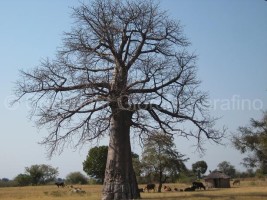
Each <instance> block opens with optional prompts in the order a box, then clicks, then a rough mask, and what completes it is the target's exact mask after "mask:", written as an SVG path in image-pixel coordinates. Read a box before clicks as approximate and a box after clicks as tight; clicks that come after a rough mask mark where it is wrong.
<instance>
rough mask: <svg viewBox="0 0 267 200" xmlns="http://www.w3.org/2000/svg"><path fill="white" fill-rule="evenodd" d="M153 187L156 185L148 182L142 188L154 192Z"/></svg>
mask: <svg viewBox="0 0 267 200" xmlns="http://www.w3.org/2000/svg"><path fill="white" fill-rule="evenodd" d="M155 187H156V185H155V184H154V183H149V184H147V185H146V187H145V188H144V191H145V190H146V191H147V192H149V191H150V190H153V191H154V192H155Z"/></svg>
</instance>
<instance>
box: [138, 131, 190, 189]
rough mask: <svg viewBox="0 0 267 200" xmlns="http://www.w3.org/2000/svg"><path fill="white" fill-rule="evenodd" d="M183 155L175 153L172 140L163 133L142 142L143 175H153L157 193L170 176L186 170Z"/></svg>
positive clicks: (155, 134)
mask: <svg viewBox="0 0 267 200" xmlns="http://www.w3.org/2000/svg"><path fill="white" fill-rule="evenodd" d="M186 160H187V159H184V155H182V154H180V153H179V152H177V150H176V149H175V144H174V143H173V138H172V136H170V135H167V134H165V133H154V134H153V135H150V136H149V137H148V138H147V139H146V140H145V141H144V151H143V154H142V165H143V167H144V173H145V174H146V175H147V176H149V175H153V176H154V179H155V180H156V181H157V182H158V183H159V186H158V192H161V188H162V184H163V183H165V182H166V181H167V179H168V178H170V177H171V176H175V175H177V174H178V173H179V172H181V171H184V170H186V167H185V165H184V161H186Z"/></svg>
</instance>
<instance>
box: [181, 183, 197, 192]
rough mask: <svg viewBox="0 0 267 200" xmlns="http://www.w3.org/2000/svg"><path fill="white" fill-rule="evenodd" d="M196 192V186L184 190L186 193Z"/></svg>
mask: <svg viewBox="0 0 267 200" xmlns="http://www.w3.org/2000/svg"><path fill="white" fill-rule="evenodd" d="M195 190H196V186H194V185H193V186H191V187H188V188H185V189H184V191H185V192H187V191H195Z"/></svg>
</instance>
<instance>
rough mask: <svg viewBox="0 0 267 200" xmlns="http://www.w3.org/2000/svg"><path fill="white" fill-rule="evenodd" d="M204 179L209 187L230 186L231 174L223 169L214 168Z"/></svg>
mask: <svg viewBox="0 0 267 200" xmlns="http://www.w3.org/2000/svg"><path fill="white" fill-rule="evenodd" d="M204 180H205V182H206V184H207V185H208V186H209V187H214V188H230V176H227V175H226V174H224V173H222V172H221V171H217V170H214V171H213V172H211V173H210V174H209V175H208V176H206V177H205V178H204Z"/></svg>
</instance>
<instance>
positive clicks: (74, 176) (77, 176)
mask: <svg viewBox="0 0 267 200" xmlns="http://www.w3.org/2000/svg"><path fill="white" fill-rule="evenodd" d="M66 183H68V184H81V185H84V184H87V183H88V178H87V177H86V176H85V175H83V174H82V173H81V172H71V173H69V174H68V175H67V176H66Z"/></svg>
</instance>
